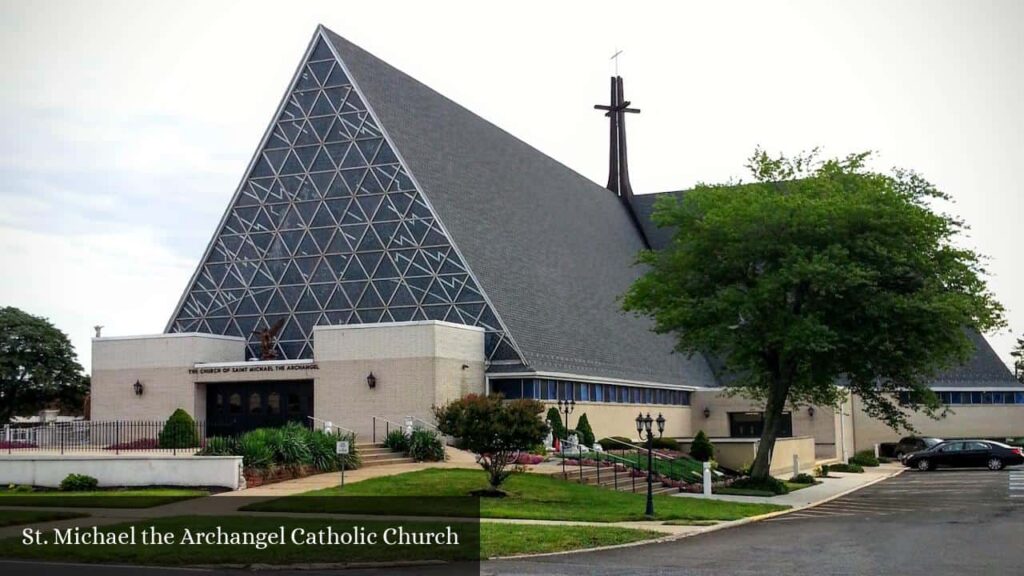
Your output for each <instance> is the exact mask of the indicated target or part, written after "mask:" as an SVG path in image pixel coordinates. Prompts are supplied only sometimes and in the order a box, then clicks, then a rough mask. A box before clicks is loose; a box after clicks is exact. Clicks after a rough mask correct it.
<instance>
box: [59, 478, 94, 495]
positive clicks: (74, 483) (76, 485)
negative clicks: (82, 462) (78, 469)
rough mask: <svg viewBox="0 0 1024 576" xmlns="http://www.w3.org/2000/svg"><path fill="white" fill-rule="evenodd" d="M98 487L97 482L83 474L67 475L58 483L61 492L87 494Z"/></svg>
mask: <svg viewBox="0 0 1024 576" xmlns="http://www.w3.org/2000/svg"><path fill="white" fill-rule="evenodd" d="M97 486H99V481H98V480H96V479H95V478H93V477H92V476H86V475H85V474H68V475H67V476H66V477H65V478H64V479H63V480H61V481H60V489H61V491H62V492H89V491H91V490H95V489H96V487H97Z"/></svg>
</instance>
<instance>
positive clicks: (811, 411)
mask: <svg viewBox="0 0 1024 576" xmlns="http://www.w3.org/2000/svg"><path fill="white" fill-rule="evenodd" d="M807 415H808V416H810V417H811V418H814V406H808V407H807Z"/></svg>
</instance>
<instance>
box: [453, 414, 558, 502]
mask: <svg viewBox="0 0 1024 576" xmlns="http://www.w3.org/2000/svg"><path fill="white" fill-rule="evenodd" d="M543 411H544V405H543V404H541V403H540V402H537V401H536V400H529V399H522V400H509V401H503V400H502V399H501V396H497V395H495V396H480V395H477V394H470V395H468V396H465V397H463V398H460V399H458V400H454V401H452V402H450V403H448V404H446V405H445V406H441V407H435V408H434V416H435V418H436V419H437V427H438V429H439V430H440V431H441V432H442V433H443V434H447V435H449V436H454V437H456V438H458V439H460V440H461V442H462V445H463V446H464V447H465V448H466V449H468V450H470V451H472V452H475V453H476V454H478V455H479V456H480V459H479V462H480V466H481V467H482V468H483V469H484V470H485V471H487V481H488V483H489V484H490V490H489V491H488V492H489V493H490V494H502V492H501V490H500V486H501V484H502V483H503V482H504V481H505V480H506V479H507V478H508V477H509V475H511V474H512V468H510V465H511V464H513V463H514V462H515V461H516V459H517V458H519V454H520V453H521V452H526V451H528V450H530V448H532V447H533V446H536V445H537V444H539V443H541V442H542V441H543V440H544V436H545V435H547V433H548V426H547V424H545V423H544V421H543V420H541V419H540V415H541V413H542V412H543Z"/></svg>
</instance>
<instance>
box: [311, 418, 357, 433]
mask: <svg viewBox="0 0 1024 576" xmlns="http://www.w3.org/2000/svg"><path fill="white" fill-rule="evenodd" d="M306 418H309V420H310V422H311V426H312V427H313V429H314V430H315V429H316V426H317V424H318V423H319V425H320V430H321V431H322V432H326V433H341V432H345V433H346V434H351V435H352V436H355V435H356V431H355V430H353V429H351V428H346V427H344V426H342V425H340V424H338V423H337V422H333V421H331V420H324V419H323V418H317V417H316V416H306Z"/></svg>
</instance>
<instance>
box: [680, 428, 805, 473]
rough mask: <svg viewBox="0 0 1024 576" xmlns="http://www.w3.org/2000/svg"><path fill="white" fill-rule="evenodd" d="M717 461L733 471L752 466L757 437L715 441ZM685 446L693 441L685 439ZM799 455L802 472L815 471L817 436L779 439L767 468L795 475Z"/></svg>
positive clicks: (772, 471)
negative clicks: (795, 461) (815, 441)
mask: <svg viewBox="0 0 1024 576" xmlns="http://www.w3.org/2000/svg"><path fill="white" fill-rule="evenodd" d="M713 443H714V445H715V461H717V462H718V463H719V464H721V465H722V466H725V467H726V468H730V469H732V470H740V469H742V468H746V467H747V466H750V465H751V464H752V463H753V462H754V458H755V457H756V456H757V445H758V444H759V443H760V441H759V440H757V439H756V438H728V439H725V438H722V439H718V440H715V441H714V442H713ZM682 445H683V449H684V450H689V449H690V443H689V442H683V443H682ZM794 455H796V456H797V458H798V459H799V460H798V464H799V467H800V471H801V472H806V471H808V470H812V469H813V468H814V467H815V465H816V462H817V460H818V458H816V457H815V445H814V438H812V437H810V436H794V437H792V438H779V439H777V440H776V441H775V448H774V449H773V450H772V461H771V465H770V467H769V469H768V471H769V472H770V473H771V474H772V475H773V476H779V477H780V478H789V477H790V476H792V474H793V456H794Z"/></svg>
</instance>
